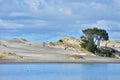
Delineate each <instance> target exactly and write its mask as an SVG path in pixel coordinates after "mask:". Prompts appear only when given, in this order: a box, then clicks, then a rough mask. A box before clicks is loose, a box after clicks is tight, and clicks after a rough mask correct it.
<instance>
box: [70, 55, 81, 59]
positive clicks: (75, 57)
mask: <svg viewBox="0 0 120 80" xmlns="http://www.w3.org/2000/svg"><path fill="white" fill-rule="evenodd" d="M68 57H69V58H74V59H83V57H82V56H81V55H70V56H68Z"/></svg>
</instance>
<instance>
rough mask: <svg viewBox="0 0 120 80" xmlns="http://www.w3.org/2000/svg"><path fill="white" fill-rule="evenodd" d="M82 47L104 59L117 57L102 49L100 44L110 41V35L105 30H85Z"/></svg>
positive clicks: (111, 52)
mask: <svg viewBox="0 0 120 80" xmlns="http://www.w3.org/2000/svg"><path fill="white" fill-rule="evenodd" d="M83 33H84V35H83V36H81V40H82V41H83V43H82V44H81V47H82V48H84V49H86V50H88V51H90V52H92V53H94V54H96V55H98V56H102V57H115V55H114V54H113V51H110V50H106V49H100V42H101V41H107V40H109V35H108V33H107V32H106V30H104V29H98V28H88V29H85V30H83Z"/></svg>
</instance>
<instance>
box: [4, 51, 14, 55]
mask: <svg viewBox="0 0 120 80" xmlns="http://www.w3.org/2000/svg"><path fill="white" fill-rule="evenodd" d="M2 54H7V55H12V56H15V55H16V53H15V52H9V51H8V52H3V53H2Z"/></svg>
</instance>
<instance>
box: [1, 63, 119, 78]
mask: <svg viewBox="0 0 120 80" xmlns="http://www.w3.org/2000/svg"><path fill="white" fill-rule="evenodd" d="M0 80H120V64H96V63H95V64H72V63H71V64H37V63H36V64H35V63H31V64H30V63H29V64H0Z"/></svg>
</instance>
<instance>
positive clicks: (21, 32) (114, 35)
mask: <svg viewBox="0 0 120 80" xmlns="http://www.w3.org/2000/svg"><path fill="white" fill-rule="evenodd" d="M91 27H98V28H103V29H106V30H107V31H108V33H109V36H110V39H112V40H120V0H0V39H11V38H20V37H23V38H26V39H28V40H29V41H38V42H39V41H40V42H47V41H55V40H58V39H59V38H61V37H63V36H74V37H77V38H79V37H80V36H81V35H82V32H81V30H83V29H86V28H91Z"/></svg>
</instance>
